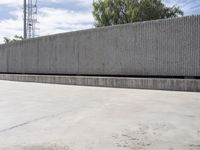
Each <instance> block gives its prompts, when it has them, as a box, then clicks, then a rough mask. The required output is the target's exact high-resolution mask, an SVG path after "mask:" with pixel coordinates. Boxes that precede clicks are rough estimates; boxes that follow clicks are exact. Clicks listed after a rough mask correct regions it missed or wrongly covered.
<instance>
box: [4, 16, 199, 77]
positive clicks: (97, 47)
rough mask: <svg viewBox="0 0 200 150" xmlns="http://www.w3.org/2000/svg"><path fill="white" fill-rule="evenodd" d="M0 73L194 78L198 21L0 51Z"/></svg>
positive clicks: (151, 24)
mask: <svg viewBox="0 0 200 150" xmlns="http://www.w3.org/2000/svg"><path fill="white" fill-rule="evenodd" d="M0 72H4V73H5V72H7V73H36V74H81V75H83V74H85V75H132V76H136V75H139V76H148V75H149V76H192V77H197V76H198V77H200V16H191V17H182V18H176V19H166V20H157V21H148V22H141V23H134V24H127V25H118V26H113V27H105V28H98V29H91V30H85V31H77V32H70V33H64V34H57V35H51V36H46V37H40V38H35V39H29V40H25V41H20V42H16V43H13V44H7V45H0Z"/></svg>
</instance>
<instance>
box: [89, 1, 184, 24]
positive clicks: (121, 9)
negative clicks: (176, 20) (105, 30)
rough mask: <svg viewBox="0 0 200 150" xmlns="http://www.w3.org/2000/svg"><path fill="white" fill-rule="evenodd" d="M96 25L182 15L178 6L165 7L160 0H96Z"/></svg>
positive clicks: (94, 12) (94, 10) (94, 13)
mask: <svg viewBox="0 0 200 150" xmlns="http://www.w3.org/2000/svg"><path fill="white" fill-rule="evenodd" d="M93 16H94V18H95V20H96V24H95V25H96V27H101V26H110V25H116V24H125V23H132V22H138V21H147V20H155V19H164V18H171V17H178V16H183V11H181V10H180V8H179V7H176V6H173V7H167V6H165V5H164V4H163V3H162V1H161V0H96V1H94V3H93Z"/></svg>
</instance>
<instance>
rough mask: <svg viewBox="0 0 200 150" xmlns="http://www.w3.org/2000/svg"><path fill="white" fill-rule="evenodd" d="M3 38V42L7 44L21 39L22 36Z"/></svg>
mask: <svg viewBox="0 0 200 150" xmlns="http://www.w3.org/2000/svg"><path fill="white" fill-rule="evenodd" d="M3 39H4V43H5V44H8V43H13V42H16V41H20V40H23V39H24V38H23V37H22V36H18V35H15V36H14V38H13V39H10V38H7V37H4V38H3Z"/></svg>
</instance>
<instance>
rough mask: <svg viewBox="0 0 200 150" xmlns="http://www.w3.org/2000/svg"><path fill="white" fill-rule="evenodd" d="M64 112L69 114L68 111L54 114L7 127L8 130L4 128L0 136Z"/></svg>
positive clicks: (0, 131)
mask: <svg viewBox="0 0 200 150" xmlns="http://www.w3.org/2000/svg"><path fill="white" fill-rule="evenodd" d="M66 112H69V111H65V112H61V113H57V114H54V115H48V116H43V117H39V118H36V119H33V120H29V121H26V122H23V123H21V124H17V125H15V126H12V127H9V128H6V129H2V130H0V134H1V133H3V132H7V131H10V130H13V129H15V128H19V127H22V126H25V125H28V124H31V123H33V122H37V121H40V120H44V119H47V118H55V117H57V116H59V115H62V114H64V113H66Z"/></svg>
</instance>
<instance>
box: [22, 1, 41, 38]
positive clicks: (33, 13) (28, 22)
mask: <svg viewBox="0 0 200 150" xmlns="http://www.w3.org/2000/svg"><path fill="white" fill-rule="evenodd" d="M37 11H38V8H37V0H24V38H34V37H35V32H36V23H37Z"/></svg>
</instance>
